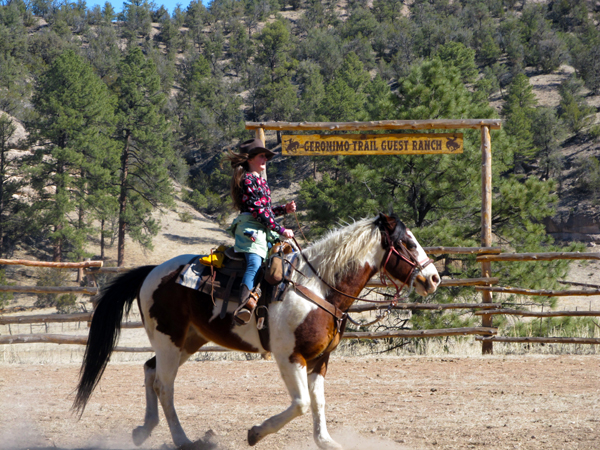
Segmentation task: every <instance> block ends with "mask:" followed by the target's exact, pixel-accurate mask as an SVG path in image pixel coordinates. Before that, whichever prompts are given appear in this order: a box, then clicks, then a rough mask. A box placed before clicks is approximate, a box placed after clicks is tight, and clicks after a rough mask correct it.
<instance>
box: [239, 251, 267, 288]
mask: <svg viewBox="0 0 600 450" xmlns="http://www.w3.org/2000/svg"><path fill="white" fill-rule="evenodd" d="M244 255H246V272H245V273H244V276H243V277H242V284H245V285H246V286H248V289H250V290H252V289H254V286H255V284H254V283H255V281H256V274H257V273H258V269H260V266H261V264H262V260H263V259H262V258H261V257H260V256H259V255H257V254H256V253H244Z"/></svg>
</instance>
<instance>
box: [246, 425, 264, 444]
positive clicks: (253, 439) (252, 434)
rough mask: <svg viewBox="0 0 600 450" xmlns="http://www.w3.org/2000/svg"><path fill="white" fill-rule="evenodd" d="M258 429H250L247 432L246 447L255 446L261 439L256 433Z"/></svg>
mask: <svg viewBox="0 0 600 450" xmlns="http://www.w3.org/2000/svg"><path fill="white" fill-rule="evenodd" d="M258 428H259V427H256V426H255V427H252V428H250V429H249V430H248V445H249V446H250V447H252V446H254V445H256V443H257V442H258V441H260V440H261V439H262V436H261V435H260V433H259V432H258Z"/></svg>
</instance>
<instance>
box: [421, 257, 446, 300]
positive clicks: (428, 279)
mask: <svg viewBox="0 0 600 450" xmlns="http://www.w3.org/2000/svg"><path fill="white" fill-rule="evenodd" d="M430 268H433V270H431V269H430ZM440 282H441V279H440V275H439V274H438V271H437V270H436V269H435V267H434V266H433V264H431V265H430V266H428V267H426V268H425V269H423V271H422V272H421V273H419V274H418V275H417V276H416V278H415V285H414V286H415V290H416V291H417V294H419V295H420V296H422V297H426V296H428V295H430V294H433V293H434V292H435V291H436V290H437V288H438V286H439V285H440Z"/></svg>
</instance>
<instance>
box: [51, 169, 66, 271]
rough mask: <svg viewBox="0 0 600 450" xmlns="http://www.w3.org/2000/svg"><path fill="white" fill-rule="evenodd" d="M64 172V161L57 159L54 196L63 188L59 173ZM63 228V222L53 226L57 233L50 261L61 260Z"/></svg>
mask: <svg viewBox="0 0 600 450" xmlns="http://www.w3.org/2000/svg"><path fill="white" fill-rule="evenodd" d="M63 173H65V163H64V161H58V162H57V164H56V174H57V175H59V177H58V178H57V183H56V198H59V197H60V194H61V193H62V191H64V190H65V186H64V183H63V182H62V178H61V177H60V175H62V174H63ZM62 230H63V224H62V223H61V222H60V220H59V222H58V223H57V224H56V225H55V226H54V233H56V234H57V235H58V237H57V238H55V240H54V249H53V253H52V261H54V262H62V246H63V238H62V236H61V232H62Z"/></svg>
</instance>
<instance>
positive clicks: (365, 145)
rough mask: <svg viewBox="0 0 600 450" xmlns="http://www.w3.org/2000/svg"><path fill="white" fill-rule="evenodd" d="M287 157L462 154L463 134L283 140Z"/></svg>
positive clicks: (286, 137) (315, 136)
mask: <svg viewBox="0 0 600 450" xmlns="http://www.w3.org/2000/svg"><path fill="white" fill-rule="evenodd" d="M281 150H282V153H283V154H284V155H295V156H296V155H297V156H301V155H402V154H406V155H418V154H436V153H462V152H463V135H462V133H421V134H312V135H284V136H282V149H281Z"/></svg>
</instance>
